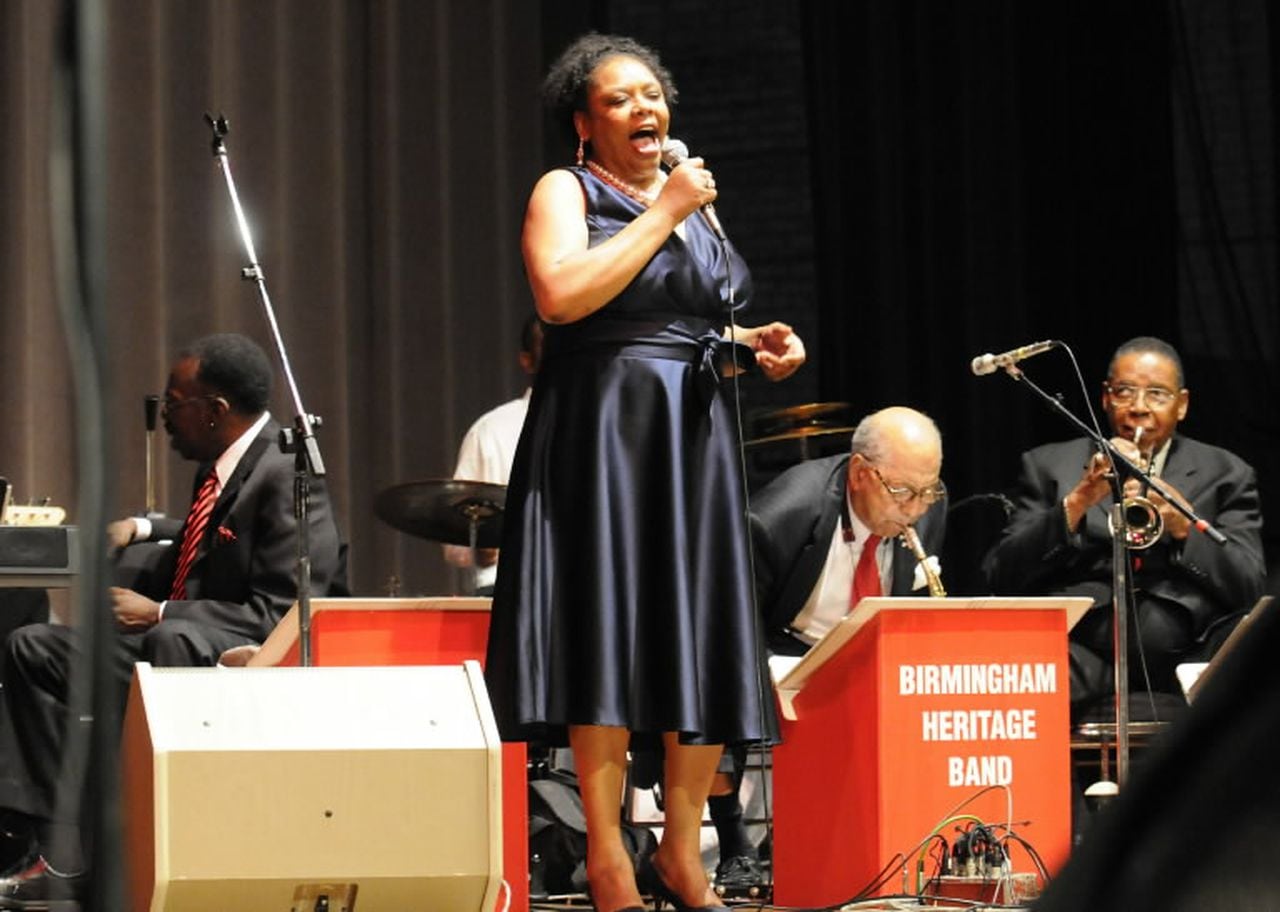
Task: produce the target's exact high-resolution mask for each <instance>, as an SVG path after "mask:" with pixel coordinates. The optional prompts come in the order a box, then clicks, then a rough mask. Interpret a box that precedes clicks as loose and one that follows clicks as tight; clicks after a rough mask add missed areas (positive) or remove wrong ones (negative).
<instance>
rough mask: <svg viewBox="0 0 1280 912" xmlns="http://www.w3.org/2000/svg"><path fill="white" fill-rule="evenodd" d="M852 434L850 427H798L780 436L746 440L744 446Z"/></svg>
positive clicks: (772, 435)
mask: <svg viewBox="0 0 1280 912" xmlns="http://www.w3.org/2000/svg"><path fill="white" fill-rule="evenodd" d="M852 433H853V428H851V427H800V428H796V429H795V430H793V431H785V432H783V433H781V434H770V435H769V436H768V437H757V438H756V439H755V440H748V441H747V443H746V445H747V446H749V447H755V446H766V445H768V444H771V443H786V442H787V441H789V440H802V441H805V442H808V441H810V440H817V439H821V438H825V437H848V436H849V435H850V434H852Z"/></svg>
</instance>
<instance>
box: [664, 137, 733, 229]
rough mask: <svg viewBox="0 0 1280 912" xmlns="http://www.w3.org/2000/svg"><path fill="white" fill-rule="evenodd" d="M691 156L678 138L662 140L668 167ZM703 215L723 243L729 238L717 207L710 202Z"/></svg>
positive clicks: (704, 208) (706, 205)
mask: <svg viewBox="0 0 1280 912" xmlns="http://www.w3.org/2000/svg"><path fill="white" fill-rule="evenodd" d="M688 157H689V147H688V146H686V145H685V144H684V143H682V142H681V141H680V140H678V139H673V138H672V137H670V136H668V137H667V138H666V139H664V140H663V141H662V163H663V164H664V165H666V166H667V167H668V168H674V167H676V166H677V165H679V164H681V163H682V162H683V161H684V160H685V159H687V158H688ZM701 211H702V217H703V219H705V220H706V223H707V227H709V228H710V229H711V230H712V231H714V232H715V235H716V237H718V238H719V239H720V242H721V243H724V242H726V241H728V240H729V238H728V236H727V235H725V233H724V229H723V228H721V227H720V219H719V218H717V217H716V207H715V206H713V205H711V204H710V203H707V204H705V205H704V206H703V207H702V210H701Z"/></svg>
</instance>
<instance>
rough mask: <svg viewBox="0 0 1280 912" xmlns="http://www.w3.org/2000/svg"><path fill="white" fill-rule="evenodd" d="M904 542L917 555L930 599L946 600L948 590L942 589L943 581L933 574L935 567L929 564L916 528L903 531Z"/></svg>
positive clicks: (907, 528)
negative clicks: (927, 585)
mask: <svg viewBox="0 0 1280 912" xmlns="http://www.w3.org/2000/svg"><path fill="white" fill-rule="evenodd" d="M902 541H903V542H904V543H905V544H906V546H907V547H908V548H910V549H911V553H912V554H914V555H915V557H916V560H917V561H919V562H920V570H921V571H922V572H923V573H924V579H925V582H926V583H928V584H929V595H930V597H932V598H946V597H947V590H946V589H943V588H942V579H941V578H940V577H939V576H938V574H936V573H934V572H933V567H932V565H930V563H929V555H927V554H925V553H924V546H923V545H922V544H920V536H919V535H917V534H916V530H915V527H914V526H907V527H906V528H905V529H903V530H902Z"/></svg>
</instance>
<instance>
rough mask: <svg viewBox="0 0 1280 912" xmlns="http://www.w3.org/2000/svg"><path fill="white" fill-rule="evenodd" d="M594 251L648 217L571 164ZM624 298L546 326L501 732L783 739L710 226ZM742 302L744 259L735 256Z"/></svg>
mask: <svg viewBox="0 0 1280 912" xmlns="http://www.w3.org/2000/svg"><path fill="white" fill-rule="evenodd" d="M571 170H572V171H573V173H574V174H575V175H576V176H577V177H578V179H579V181H581V183H582V186H583V189H584V191H585V194H586V200H587V226H588V228H589V233H590V241H589V243H590V245H591V246H596V245H598V244H601V243H603V242H604V241H605V240H607V239H608V238H609V237H611V236H612V235H614V234H616V233H617V232H618V231H620V230H622V229H623V228H624V227H625V226H626V225H627V224H628V223H629V222H630V221H632V220H633V219H634V218H635V217H636V216H637V215H639V214H640V212H641V211H642V210H641V208H640V206H639V204H638V203H636V202H634V201H633V200H631V199H630V198H628V197H626V196H624V195H623V194H621V193H619V192H618V191H616V190H614V189H613V188H612V187H609V186H608V185H607V184H604V183H602V182H601V181H599V180H598V179H597V178H596V177H595V176H594V175H592V174H591V173H590V172H589V171H586V170H585V169H581V168H574V169H571ZM685 233H686V238H685V239H683V240H682V239H681V238H680V237H679V236H677V235H675V234H672V235H671V237H669V238H668V239H667V241H666V243H665V244H664V245H663V246H662V248H661V249H660V250H659V251H658V252H657V253H656V254H655V255H654V257H653V259H651V260H650V261H649V263H648V264H647V265H646V266H645V268H644V269H643V271H641V272H640V274H639V275H637V276H636V278H635V279H634V280H632V282H631V284H630V285H628V286H627V288H626V289H625V290H624V291H623V292H622V294H620V295H619V296H618V297H617V298H615V299H614V300H612V301H610V302H609V303H608V304H607V305H605V306H604V307H603V308H601V309H600V310H598V311H596V312H595V313H593V314H591V315H590V316H588V317H586V318H584V319H582V320H580V321H577V322H575V323H570V324H562V325H555V326H548V327H547V330H546V334H545V337H544V342H543V345H544V351H543V361H542V365H541V367H540V369H539V373H538V376H537V379H536V381H535V383H534V389H533V395H532V397H531V400H530V403H529V414H528V417H527V418H526V420H525V425H524V431H523V433H522V434H521V437H520V444H519V447H518V448H517V451H516V456H515V463H514V466H513V468H512V472H511V480H510V485H509V487H508V490H507V501H506V512H505V516H504V521H503V538H502V552H501V554H502V557H501V560H500V561H499V565H498V579H497V584H496V587H495V591H494V598H493V614H492V618H491V623H490V633H489V647H488V657H487V662H486V672H485V676H486V681H487V684H488V688H489V695H490V698H491V701H492V703H493V709H494V713H495V716H496V718H497V721H498V727H499V729H500V731H501V733H502V737H503V738H504V739H505V740H510V741H542V742H545V743H548V744H552V745H559V744H564V743H566V741H567V732H566V726H567V725H569V724H596V725H617V726H623V727H625V728H628V729H630V730H631V731H632V732H634V733H640V734H642V735H643V734H648V733H652V734H657V733H659V732H664V731H676V732H680V733H681V738H682V740H684V741H686V742H689V743H709V744H719V743H729V744H737V743H743V742H751V741H770V742H771V741H774V740H776V733H777V721H776V718H775V716H774V704H773V696H772V690H771V688H770V687H769V686H768V681H767V672H766V671H765V669H764V664H763V659H762V656H763V652H762V649H761V645H760V643H759V642H758V641H757V636H756V625H755V624H754V623H753V618H752V612H753V608H752V603H751V588H752V584H751V577H750V572H749V565H748V560H747V548H748V539H747V530H746V521H745V518H744V516H743V503H742V483H741V470H740V464H739V460H738V454H737V443H736V432H735V428H734V422H733V416H732V413H731V410H730V409H729V408H728V407H727V405H726V402H725V401H724V399H723V398H722V395H721V391H720V385H719V381H718V374H717V367H716V357H717V354H718V352H719V351H720V349H721V348H722V346H721V344H720V341H719V337H720V333H721V331H722V329H723V327H724V325H725V324H726V322H727V313H728V300H729V295H728V285H727V284H726V276H725V262H724V253H723V251H722V248H721V246H720V244H719V242H718V241H717V240H716V239H715V237H714V235H712V234H711V232H710V230H709V229H708V228H707V227H706V225H705V224H704V223H703V221H702V220H701V219H700V218H697V217H693V218H690V219H688V220H687V221H686V222H685ZM730 268H731V277H732V280H733V283H734V285H735V286H736V289H737V290H736V292H735V294H734V299H735V301H736V302H738V303H741V302H743V301H745V300H746V299H747V297H748V295H749V293H750V279H749V276H748V273H747V270H746V266H745V265H744V263H743V262H742V260H741V258H740V257H738V255H737V254H736V252H731V254H730Z"/></svg>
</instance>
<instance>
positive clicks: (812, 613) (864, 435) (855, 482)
mask: <svg viewBox="0 0 1280 912" xmlns="http://www.w3.org/2000/svg"><path fill="white" fill-rule="evenodd" d="M941 471H942V437H941V435H940V434H939V432H938V428H937V426H936V425H935V424H934V423H933V421H932V420H930V419H929V417H928V416H926V415H924V414H922V413H920V412H918V411H915V410H914V409H910V408H904V407H900V406H899V407H893V408H886V409H883V410H881V411H878V412H875V413H874V414H871V415H868V416H867V417H865V418H863V419H862V421H861V422H859V424H858V426H857V428H856V429H855V430H854V433H853V438H852V441H851V443H850V452H849V454H848V455H844V454H837V455H835V456H830V457H827V458H825V459H817V460H813V461H809V462H802V463H800V464H798V465H796V466H793V467H792V468H790V469H788V470H787V471H785V472H783V473H782V474H781V475H779V476H778V477H777V478H775V479H774V480H773V481H771V482H770V483H769V484H768V485H766V486H765V487H764V488H763V489H761V490H760V491H759V492H758V493H757V494H755V495H754V496H753V497H752V499H751V537H752V544H753V546H754V548H755V575H756V591H757V596H758V600H759V607H760V610H761V612H762V613H763V615H764V623H765V633H766V637H767V643H768V646H769V649H770V651H771V652H773V653H775V654H778V655H792V656H798V655H803V654H804V653H805V652H807V651H808V650H809V648H810V647H811V646H813V645H814V644H815V643H816V642H817V641H818V640H819V639H821V638H822V635H823V634H825V633H826V632H827V631H828V630H830V629H831V628H832V627H833V626H834V625H835V624H836V623H837V622H838V621H839V620H840V619H841V618H843V617H844V616H845V615H846V614H848V613H849V611H850V610H851V609H852V607H853V605H854V604H855V602H856V600H857V599H858V598H861V597H865V596H872V595H910V594H911V593H912V592H914V591H916V590H921V591H922V592H923V590H924V589H925V587H926V585H927V581H926V578H925V576H924V574H923V572H921V571H920V570H919V569H918V568H919V563H918V562H917V560H916V558H915V556H914V555H913V554H912V553H911V552H910V551H909V550H907V549H906V548H905V546H903V545H902V543H901V542H900V541H899V540H898V536H900V535H901V534H902V532H903V530H904V529H905V528H906V527H907V526H911V527H913V528H914V529H915V530H916V533H917V535H918V536H919V538H920V542H921V545H922V546H923V548H924V550H925V553H926V554H930V555H937V554H938V552H939V550H940V549H941V547H942V539H943V535H944V533H945V528H946V489H945V487H944V486H943V484H942V480H941V477H940V473H941ZM873 536H874V539H873V538H872V537H873ZM868 545H869V546H870V550H869V549H868ZM930 562H931V567H932V568H933V569H934V571H935V572H938V569H939V568H938V567H937V563H936V557H931V558H930ZM860 566H861V568H862V570H863V574H861V575H860V574H859V572H858V571H859V567H860ZM859 578H861V579H863V580H871V582H870V586H871V590H870V591H867V590H866V589H865V587H863V588H859V587H858V584H857V581H858V579H859ZM733 760H734V764H733V770H732V771H729V770H727V769H724V767H722V771H721V772H720V773H718V774H717V776H716V780H715V782H714V783H713V785H712V794H711V797H710V799H709V800H708V806H709V807H710V810H711V818H712V822H713V823H714V824H715V826H716V831H717V835H718V837H719V840H720V862H719V864H718V866H717V868H716V886H717V887H718V888H727V892H728V893H730V894H736V893H742V892H745V891H746V890H748V889H750V887H751V886H753V885H756V884H758V883H759V882H760V881H761V874H760V871H759V869H758V867H757V864H756V858H755V854H754V853H755V850H754V849H753V848H752V847H751V845H750V842H749V841H748V840H747V838H746V833H745V831H744V830H743V828H742V816H741V805H740V803H739V798H738V785H739V784H740V782H741V775H742V767H743V761H744V758H743V756H742V755H741V754H739V755H738V756H736V757H733Z"/></svg>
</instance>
